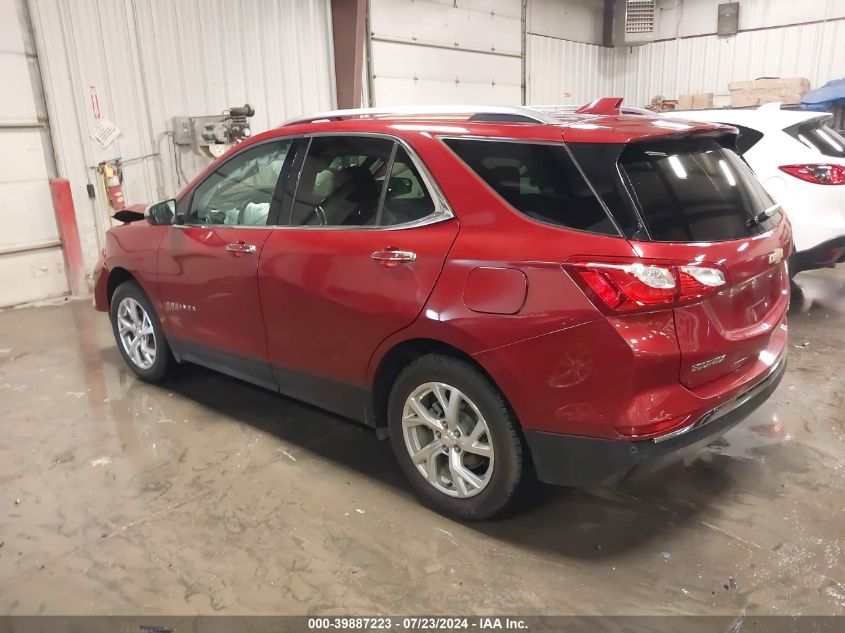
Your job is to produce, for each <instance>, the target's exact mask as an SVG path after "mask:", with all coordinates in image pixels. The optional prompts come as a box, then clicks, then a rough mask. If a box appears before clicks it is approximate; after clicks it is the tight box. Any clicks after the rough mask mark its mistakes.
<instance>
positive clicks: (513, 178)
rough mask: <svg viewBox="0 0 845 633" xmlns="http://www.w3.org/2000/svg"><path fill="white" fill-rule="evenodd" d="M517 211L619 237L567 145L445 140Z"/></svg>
mask: <svg viewBox="0 0 845 633" xmlns="http://www.w3.org/2000/svg"><path fill="white" fill-rule="evenodd" d="M443 141H444V143H446V145H448V146H449V147H450V148H451V149H452V151H454V152H455V153H456V154H457V155H458V156H459V157H460V158H461V160H463V161H464V162H465V163H466V164H467V165H468V166H469V167H470V169H472V170H473V171H474V172H475V173H476V174H477V175H478V176H479V177H481V179H482V180H484V182H486V183H487V184H488V185H489V186H490V187H491V188H492V189H493V190H494V191H495V192H496V193H497V194H499V195H500V196H501V197H502V198H504V199H505V201H507V202H508V204H510V205H511V206H512V207H513V208H514V209H516V210H517V211H519V212H521V213H523V214H524V215H527V216H528V217H530V218H533V219H534V220H537V221H539V222H545V223H547V224H553V225H555V226H561V227H566V228H570V229H577V230H580V231H589V232H591V233H601V234H604V235H614V236H618V235H619V231H618V230H617V229H616V227H615V226H614V224H613V221H612V220H611V219H610V216H609V215H608V214H607V212H606V211H605V209H604V207H603V206H602V203H601V201H600V200H599V199H598V198H597V197H596V196H595V194H594V193H593V191H592V189H591V188H590V185H589V184H588V183H587V181H586V180H585V179H584V177H583V176H582V175H581V173H580V172H579V171H578V167H577V166H576V165H575V163H574V162H573V161H572V159H571V158H570V156H569V154H568V153H567V151H566V148H565V147H564V146H563V143H560V144H555V145H548V144H540V143H517V142H509V141H482V140H470V139H443Z"/></svg>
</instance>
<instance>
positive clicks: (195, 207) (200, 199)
mask: <svg viewBox="0 0 845 633" xmlns="http://www.w3.org/2000/svg"><path fill="white" fill-rule="evenodd" d="M290 146H291V141H289V140H288V141H278V142H272V143H264V144H261V145H258V146H256V147H252V148H250V149H247V150H245V151H243V152H242V153H240V154H238V155H237V156H235V157H234V158H232V159H230V160H228V161H227V162H226V163H224V164H223V165H222V166H221V167H220V168H219V169H218V170H217V171H215V172H214V173H212V174H211V175H210V176H209V177H208V178H206V179H205V180H204V181H202V182H201V183H200V184H199V185H198V186H197V188H196V189H195V190H194V193H193V197H192V198H191V210H190V212H189V213H188V215H187V217H186V218H185V223H186V224H209V225H221V224H222V225H241V226H263V225H266V224H267V217H268V215H269V213H270V203H271V202H272V200H273V192H274V191H275V189H276V183H277V181H278V180H279V174H281V172H282V166H283V165H284V164H285V159H286V158H287V156H288V150H289V149H290Z"/></svg>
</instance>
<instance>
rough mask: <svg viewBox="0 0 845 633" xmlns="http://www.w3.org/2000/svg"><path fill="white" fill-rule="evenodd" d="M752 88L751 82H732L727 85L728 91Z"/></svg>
mask: <svg viewBox="0 0 845 633" xmlns="http://www.w3.org/2000/svg"><path fill="white" fill-rule="evenodd" d="M753 87H754V82H753V81H732V82H730V83H729V84H728V90H730V91H731V92H733V91H734V90H751V89H752V88H753Z"/></svg>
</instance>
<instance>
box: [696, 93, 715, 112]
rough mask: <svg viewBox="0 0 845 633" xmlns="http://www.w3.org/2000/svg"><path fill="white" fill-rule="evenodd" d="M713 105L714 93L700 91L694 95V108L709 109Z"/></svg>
mask: <svg viewBox="0 0 845 633" xmlns="http://www.w3.org/2000/svg"><path fill="white" fill-rule="evenodd" d="M712 107H713V93H712V92H699V93H696V94H694V95H693V96H692V109H693V110H707V109H708V108H712Z"/></svg>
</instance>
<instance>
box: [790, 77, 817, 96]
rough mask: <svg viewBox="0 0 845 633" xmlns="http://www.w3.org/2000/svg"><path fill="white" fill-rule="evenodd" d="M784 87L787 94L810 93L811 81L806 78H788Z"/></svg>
mask: <svg viewBox="0 0 845 633" xmlns="http://www.w3.org/2000/svg"><path fill="white" fill-rule="evenodd" d="M783 87H784V88H785V89H786V92H787V94H801V95H803V94H804V93H806V92H810V80H809V79H807V78H806V77H788V78H787V79H784V80H783Z"/></svg>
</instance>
